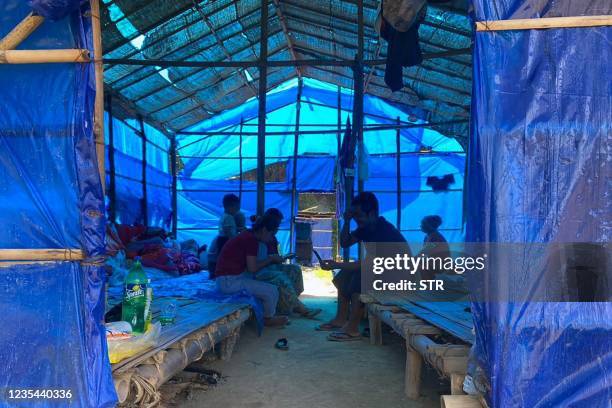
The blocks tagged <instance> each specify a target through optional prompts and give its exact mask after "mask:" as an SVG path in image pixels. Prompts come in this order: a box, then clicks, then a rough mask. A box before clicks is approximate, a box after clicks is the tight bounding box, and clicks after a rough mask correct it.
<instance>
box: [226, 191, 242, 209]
mask: <svg viewBox="0 0 612 408" xmlns="http://www.w3.org/2000/svg"><path fill="white" fill-rule="evenodd" d="M231 205H240V197H238V196H237V195H236V194H226V195H224V196H223V208H227V207H229V206H231Z"/></svg>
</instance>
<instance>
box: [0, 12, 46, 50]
mask: <svg viewBox="0 0 612 408" xmlns="http://www.w3.org/2000/svg"><path fill="white" fill-rule="evenodd" d="M44 21H45V18H44V17H43V16H36V15H34V14H33V13H30V14H28V15H27V17H26V18H24V19H23V20H21V22H20V23H19V24H17V25H16V26H15V28H13V29H12V30H11V32H9V33H8V34H7V35H5V36H4V38H3V39H2V40H0V50H14V49H15V48H17V47H18V46H19V44H21V43H22V42H23V41H24V40H25V39H26V38H28V37H29V36H30V34H32V33H33V32H34V31H35V30H36V29H37V28H38V27H40V25H41V24H42V23H43V22H44Z"/></svg>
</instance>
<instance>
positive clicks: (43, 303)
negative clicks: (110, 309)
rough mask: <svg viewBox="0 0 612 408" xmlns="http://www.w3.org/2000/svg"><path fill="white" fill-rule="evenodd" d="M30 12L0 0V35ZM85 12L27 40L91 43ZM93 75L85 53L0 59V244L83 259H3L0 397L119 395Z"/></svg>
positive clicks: (110, 401)
mask: <svg viewBox="0 0 612 408" xmlns="http://www.w3.org/2000/svg"><path fill="white" fill-rule="evenodd" d="M34 3H35V4H34V5H40V6H41V7H43V6H44V7H46V6H54V4H53V3H52V2H34ZM43 3H45V4H44V5H43ZM56 3H62V4H65V5H66V6H67V7H69V9H67V10H65V11H64V12H71V11H74V10H75V9H74V7H72V6H70V5H69V3H68V2H56ZM72 3H74V2H72ZM76 4H77V6H78V2H77V3H76ZM55 5H57V4H55ZM49 10H50V12H51V13H55V12H60V14H61V13H63V12H62V11H61V7H60V8H58V9H56V10H55V11H52V10H51V9H49ZM31 11H32V10H31V8H30V7H29V6H28V3H27V2H25V1H21V0H9V1H4V2H0V37H3V36H4V35H5V34H6V33H7V32H8V31H9V30H11V29H12V28H13V27H14V26H15V25H16V24H17V23H19V22H20V21H21V20H22V19H23V18H24V17H25V16H27V15H28V13H30V12H31ZM86 11H87V10H81V11H76V12H72V13H71V14H69V15H68V17H66V18H64V19H61V20H59V21H57V22H47V23H45V24H44V25H42V26H41V27H40V28H39V29H38V30H36V31H35V32H34V33H33V34H32V35H31V36H30V37H29V38H28V39H27V40H26V41H25V42H24V43H23V45H22V46H23V47H24V48H25V49H50V48H56V49H65V48H88V49H91V31H90V22H89V20H88V18H84V17H83V16H84V15H85V14H84V13H85V12H86ZM41 12H42V11H41ZM60 14H58V15H55V14H52V15H51V17H59V16H60ZM93 81H94V78H93V68H92V65H90V64H45V65H5V64H3V65H0V88H1V89H2V92H1V93H0V99H1V100H0V150H1V151H2V154H1V155H0V192H1V193H0V217H2V221H1V224H2V228H0V248H3V249H7V248H11V249H67V248H70V249H80V250H83V251H84V252H85V254H86V257H87V258H88V260H87V262H83V263H80V262H69V261H66V262H48V263H34V264H28V263H22V264H18V265H15V264H10V263H6V262H0V293H1V295H0V310H1V311H2V315H3V320H2V330H0V361H2V364H1V365H0V390H2V391H1V392H2V394H1V395H0V406H7V405H9V406H16V405H19V404H20V403H23V400H22V401H10V400H9V398H10V397H11V395H10V390H23V389H26V390H27V389H30V390H34V391H35V390H64V393H63V394H62V395H64V396H65V397H66V399H61V400H60V399H57V400H53V399H45V398H37V399H28V400H27V405H28V406H58V404H59V405H60V406H68V405H71V406H79V407H107V406H108V407H110V406H114V405H115V403H116V395H115V389H114V386H113V381H112V376H111V370H110V364H109V362H108V357H107V351H106V338H105V331H104V327H103V326H102V322H103V315H104V295H103V293H104V291H103V289H104V274H105V272H104V269H103V267H102V266H100V264H99V263H98V262H96V259H97V257H99V256H100V255H102V254H103V253H104V220H105V217H104V204H103V197H102V187H101V182H100V176H99V173H98V167H97V160H96V156H95V144H94V138H93V134H92V129H93V124H92V118H93V109H92V108H93V103H94V95H95V91H94V87H93V83H94V82H93ZM68 395H69V396H70V397H69V398H68ZM13 396H15V395H13Z"/></svg>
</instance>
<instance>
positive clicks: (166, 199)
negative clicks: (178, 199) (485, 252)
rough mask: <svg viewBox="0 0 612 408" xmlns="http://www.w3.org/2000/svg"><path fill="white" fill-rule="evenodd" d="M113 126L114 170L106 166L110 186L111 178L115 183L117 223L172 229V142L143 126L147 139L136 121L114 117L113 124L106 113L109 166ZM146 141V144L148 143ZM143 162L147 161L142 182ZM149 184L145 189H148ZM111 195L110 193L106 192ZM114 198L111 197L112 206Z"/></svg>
mask: <svg viewBox="0 0 612 408" xmlns="http://www.w3.org/2000/svg"><path fill="white" fill-rule="evenodd" d="M111 123H112V133H113V143H112V147H113V149H112V152H113V155H114V168H113V169H111V168H110V167H107V170H106V178H107V185H110V178H111V177H114V180H115V195H114V205H115V208H114V210H115V220H114V221H116V222H117V223H120V224H127V225H133V224H141V225H145V224H146V225H148V226H152V227H163V228H165V229H166V230H170V228H171V222H172V203H171V195H172V193H171V185H172V176H171V175H170V139H169V138H168V137H167V136H166V135H165V134H163V133H161V132H160V131H159V130H157V129H156V128H154V127H152V126H150V125H149V124H147V123H143V131H144V135H145V138H144V139H143V137H142V135H141V131H140V123H139V122H138V121H136V120H126V121H123V120H120V119H117V118H115V117H113V119H112V122H111V120H110V118H109V115H108V114H106V124H107V126H106V127H105V143H106V156H107V163H108V162H109V154H110V152H111V149H110V148H109V146H110V130H111V129H110V126H111ZM145 140H146V142H145ZM143 143H146V148H145V151H146V156H147V157H146V158H144V159H143V157H142V156H143V155H142V153H143V146H142V144H143ZM143 160H145V161H146V164H145V169H146V170H145V171H146V174H145V175H144V176H145V177H144V178H145V179H146V183H143V165H142V163H143ZM145 184H146V186H145ZM145 188H146V197H147V203H146V208H147V212H146V216H147V220H145V219H144V218H145V213H144V203H143V200H144V196H145V194H144V192H145ZM106 192H107V194H110V190H109V189H107V190H106ZM110 200H111V197H108V202H109V203H110Z"/></svg>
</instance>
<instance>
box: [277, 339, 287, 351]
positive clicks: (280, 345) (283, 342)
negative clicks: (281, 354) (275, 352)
mask: <svg viewBox="0 0 612 408" xmlns="http://www.w3.org/2000/svg"><path fill="white" fill-rule="evenodd" d="M274 347H276V348H277V349H279V350H283V351H287V350H289V341H288V340H287V339H286V338H284V337H283V338H282V339H278V340H276V344H274Z"/></svg>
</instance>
